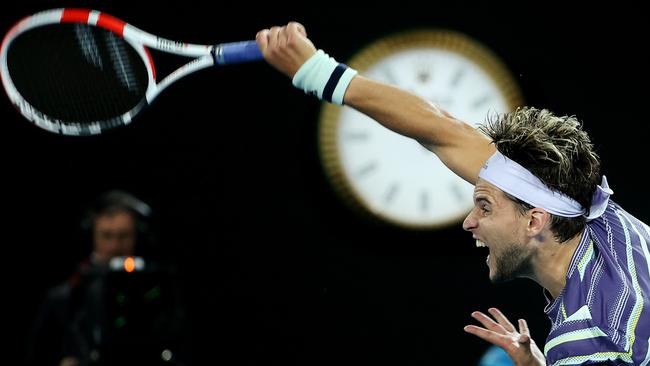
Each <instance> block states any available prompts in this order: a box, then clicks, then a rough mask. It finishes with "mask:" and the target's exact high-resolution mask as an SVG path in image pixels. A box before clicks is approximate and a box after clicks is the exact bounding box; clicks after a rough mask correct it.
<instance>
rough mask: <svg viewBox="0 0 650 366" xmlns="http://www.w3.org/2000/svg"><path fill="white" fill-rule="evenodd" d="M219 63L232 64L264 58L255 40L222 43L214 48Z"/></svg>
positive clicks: (214, 55)
mask: <svg viewBox="0 0 650 366" xmlns="http://www.w3.org/2000/svg"><path fill="white" fill-rule="evenodd" d="M212 57H214V63H215V64H217V65H230V64H238V63H242V62H251V61H259V60H261V59H263V58H264V57H263V56H262V51H260V48H259V47H258V46H257V43H256V42H255V41H243V42H231V43H221V44H218V45H216V46H214V47H213V48H212Z"/></svg>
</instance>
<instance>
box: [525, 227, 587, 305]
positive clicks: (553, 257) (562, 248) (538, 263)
mask: <svg viewBox="0 0 650 366" xmlns="http://www.w3.org/2000/svg"><path fill="white" fill-rule="evenodd" d="M581 238H582V233H580V234H578V235H576V236H575V237H574V238H572V239H570V240H568V241H566V242H564V243H559V242H558V241H557V240H555V239H554V238H553V236H552V235H550V238H548V240H547V241H545V242H543V243H540V245H539V250H538V251H537V253H536V255H535V258H534V259H533V268H534V272H535V278H534V280H535V281H536V282H537V283H539V284H540V285H541V286H542V287H544V288H545V289H547V290H548V291H549V293H550V294H551V296H553V298H556V297H558V296H559V295H560V293H561V292H562V290H563V289H564V286H566V275H567V271H568V270H569V264H571V259H572V258H573V253H575V251H576V248H577V247H578V244H579V243H580V239H581Z"/></svg>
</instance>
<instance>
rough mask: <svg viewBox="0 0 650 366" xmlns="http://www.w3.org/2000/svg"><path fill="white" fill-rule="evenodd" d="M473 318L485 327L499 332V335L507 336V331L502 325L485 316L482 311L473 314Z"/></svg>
mask: <svg viewBox="0 0 650 366" xmlns="http://www.w3.org/2000/svg"><path fill="white" fill-rule="evenodd" d="M472 318H474V319H476V320H478V321H479V322H480V323H481V324H483V326H484V327H486V328H487V329H489V330H491V331H493V332H497V333H499V334H505V333H506V330H505V329H504V328H503V326H501V324H499V323H497V322H495V321H494V320H492V318H490V317H489V316H487V315H485V314H483V313H482V312H480V311H475V312H473V313H472Z"/></svg>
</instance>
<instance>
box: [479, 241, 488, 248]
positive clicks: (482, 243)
mask: <svg viewBox="0 0 650 366" xmlns="http://www.w3.org/2000/svg"><path fill="white" fill-rule="evenodd" d="M476 247H477V248H481V247H487V245H485V243H484V242H482V241H480V240H476Z"/></svg>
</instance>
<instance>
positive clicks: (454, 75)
mask: <svg viewBox="0 0 650 366" xmlns="http://www.w3.org/2000/svg"><path fill="white" fill-rule="evenodd" d="M347 64H348V65H349V66H350V67H353V68H355V69H357V70H358V71H359V72H360V73H361V74H363V75H365V76H367V77H369V78H372V79H375V80H378V81H383V82H385V83H389V84H393V85H396V86H398V87H400V88H402V89H406V90H409V91H411V92H413V93H415V94H417V95H419V96H421V97H424V98H425V99H427V100H429V101H431V102H434V103H436V104H438V105H440V106H441V107H442V108H443V109H445V110H447V111H449V112H450V113H451V114H452V115H454V116H455V117H456V118H459V119H461V120H463V121H466V122H468V123H471V124H474V125H476V126H478V124H479V123H482V122H484V121H485V120H486V117H487V116H488V115H490V114H495V113H502V112H506V111H510V110H512V109H514V108H516V107H517V106H519V105H521V104H522V97H521V92H520V90H519V87H518V85H517V83H516V81H515V79H514V77H513V76H512V74H511V73H510V72H509V71H508V69H507V68H506V67H505V65H504V63H503V62H501V61H500V60H499V59H498V57H497V56H496V55H495V54H494V53H493V52H492V51H490V50H489V49H488V48H487V47H485V46H483V45H482V44H480V43H478V42H477V41H475V40H473V39H471V38H469V37H468V36H466V35H463V34H461V33H457V32H453V31H442V30H418V31H411V32H405V33H400V34H396V35H393V36H389V37H385V38H383V39H381V40H379V41H376V42H374V43H373V44H371V45H369V46H368V47H366V48H365V49H363V50H361V51H360V52H359V53H358V54H357V55H355V56H354V57H352V59H351V60H350V61H349V62H347ZM319 123H320V126H319V145H320V153H321V154H320V155H321V159H322V162H323V166H324V168H325V172H326V175H327V177H328V178H329V180H330V181H331V183H332V184H333V186H334V188H335V190H336V191H337V192H338V193H339V194H340V196H341V197H342V198H343V199H344V200H345V201H346V202H348V203H350V204H351V205H352V206H353V207H356V208H359V209H360V211H361V212H363V213H365V214H368V215H370V216H371V217H374V218H377V219H379V220H381V221H383V222H386V223H390V224H393V225H397V226H401V227H405V228H410V229H434V228H440V227H443V226H446V225H450V224H452V223H457V222H459V221H460V220H462V219H463V218H464V216H465V215H466V214H467V213H468V212H469V211H470V210H471V208H472V206H473V202H472V189H473V187H472V185H470V184H469V183H467V182H465V181H464V180H462V179H461V178H459V177H458V176H456V175H455V174H454V173H452V172H451V171H450V170H449V169H447V168H446V167H445V166H444V165H443V164H442V162H441V161H440V160H439V159H438V158H437V156H436V155H434V154H433V153H432V152H430V151H429V150H427V149H425V148H424V147H422V146H421V145H420V144H419V143H418V142H416V141H414V140H412V139H410V138H407V137H404V136H401V135H399V134H397V133H395V132H393V131H390V130H388V129H387V128H385V127H383V126H381V125H380V124H379V123H377V122H375V121H373V120H372V119H371V118H369V117H367V116H365V115H363V114H361V113H359V112H357V111H355V110H354V109H352V108H350V107H339V106H336V105H332V104H323V108H322V110H321V114H320V117H319Z"/></svg>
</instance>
